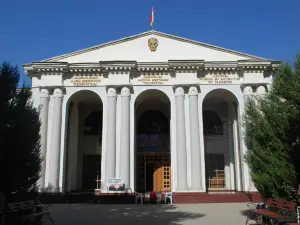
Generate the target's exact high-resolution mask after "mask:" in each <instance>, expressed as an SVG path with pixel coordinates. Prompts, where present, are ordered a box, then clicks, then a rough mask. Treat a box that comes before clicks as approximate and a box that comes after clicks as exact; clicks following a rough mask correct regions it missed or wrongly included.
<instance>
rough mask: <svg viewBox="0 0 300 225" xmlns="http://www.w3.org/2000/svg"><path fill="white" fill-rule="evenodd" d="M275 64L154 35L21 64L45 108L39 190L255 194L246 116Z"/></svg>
mask: <svg viewBox="0 0 300 225" xmlns="http://www.w3.org/2000/svg"><path fill="white" fill-rule="evenodd" d="M278 66H279V62H277V61H272V60H268V59H264V58H260V57H256V56H252V55H248V54H243V53H239V52H235V51H231V50H227V49H223V48H220V47H216V46H212V45H208V44H204V43H200V42H197V41H192V40H188V39H184V38H180V37H176V36H172V35H169V34H164V33H161V32H157V31H149V32H145V33H142V34H138V35H135V36H131V37H127V38H124V39H121V40H117V41H113V42H110V43H106V44H102V45H99V46H95V47H92V48H88V49H84V50H81V51H77V52H73V53H70V54H65V55H62V56H58V57H54V58H50V59H47V60H43V61H40V62H32V63H30V64H26V65H24V70H25V72H26V73H27V74H28V75H29V76H30V77H31V79H32V93H33V95H32V99H33V102H34V105H35V106H36V107H40V109H41V114H40V118H41V122H42V127H41V151H42V156H43V159H44V160H43V165H42V172H41V179H40V188H41V189H43V190H47V191H49V192H71V191H94V190H95V189H97V190H101V192H102V193H105V192H108V191H109V187H108V180H109V179H121V181H122V184H124V186H125V191H132V192H147V191H152V190H154V191H172V192H175V193H203V192H220V191H222V192H230V193H235V192H249V191H250V192H251V191H255V190H256V189H255V187H254V186H253V183H252V181H251V177H250V171H249V168H248V165H247V163H246V162H245V161H244V155H245V154H246V152H247V148H246V146H245V143H244V139H243V135H242V134H243V127H242V126H241V124H242V117H243V113H244V107H245V102H246V101H247V99H248V98H249V97H255V96H256V97H259V96H263V95H264V94H265V93H266V92H267V91H268V89H269V88H270V85H271V83H272V76H273V75H274V73H275V71H276V69H277V68H278ZM100 181H101V182H100Z"/></svg>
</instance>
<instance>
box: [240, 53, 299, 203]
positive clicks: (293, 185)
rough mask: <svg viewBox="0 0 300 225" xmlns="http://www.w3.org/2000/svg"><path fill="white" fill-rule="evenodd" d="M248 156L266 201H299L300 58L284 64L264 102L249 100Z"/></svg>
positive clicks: (247, 110)
mask: <svg viewBox="0 0 300 225" xmlns="http://www.w3.org/2000/svg"><path fill="white" fill-rule="evenodd" d="M243 122H244V126H245V142H246V146H247V148H248V152H247V154H246V156H245V158H246V161H247V163H248V165H249V167H250V170H251V176H252V179H253V182H254V184H255V186H256V188H257V189H258V191H259V192H260V193H261V194H262V195H263V196H264V197H266V198H267V197H278V198H283V199H287V200H292V201H297V199H298V197H297V195H296V189H297V188H298V184H300V179H299V178H300V177H299V174H300V170H299V169H300V168H299V166H300V161H299V151H300V145H299V143H300V142H299V140H300V139H299V138H300V55H299V54H298V55H297V57H296V63H295V66H294V70H293V69H292V68H291V67H290V66H289V65H288V64H283V65H282V66H281V67H280V69H279V71H278V72H277V74H276V76H275V79H274V82H273V86H272V88H271V90H269V92H268V93H267V94H266V95H265V96H264V98H255V97H252V98H250V99H249V100H248V101H247V103H246V107H245V115H244V121H243Z"/></svg>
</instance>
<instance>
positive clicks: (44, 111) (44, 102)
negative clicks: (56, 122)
mask: <svg viewBox="0 0 300 225" xmlns="http://www.w3.org/2000/svg"><path fill="white" fill-rule="evenodd" d="M40 96H41V97H40V98H41V101H40V104H41V113H40V121H41V130H40V135H41V157H42V159H43V162H42V169H41V178H40V181H39V184H40V189H44V188H45V172H46V156H47V133H48V132H47V131H48V113H49V100H50V97H49V90H48V89H46V88H43V89H41V95H40Z"/></svg>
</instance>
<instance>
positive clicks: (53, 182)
mask: <svg viewBox="0 0 300 225" xmlns="http://www.w3.org/2000/svg"><path fill="white" fill-rule="evenodd" d="M62 99H63V91H62V90H61V89H60V88H56V89H55V90H54V92H53V96H52V101H53V116H52V132H51V143H50V167H49V171H50V172H49V184H48V186H49V187H52V191H53V192H59V169H60V140H61V118H62Z"/></svg>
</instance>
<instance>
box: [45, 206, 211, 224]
mask: <svg viewBox="0 0 300 225" xmlns="http://www.w3.org/2000/svg"><path fill="white" fill-rule="evenodd" d="M50 211H51V214H52V216H53V219H54V222H55V224H56V225H59V224H72V225H76V224H78V225H79V224H80V225H85V224H86V225H94V224H95V225H96V224H99V225H100V224H101V225H103V224H104V225H106V224H107V225H121V224H124V225H127V224H128V225H129V224H130V225H131V224H135V225H139V224H142V225H172V224H174V225H175V224H181V223H183V221H188V220H196V219H198V218H201V217H204V216H205V214H201V213H192V212H182V211H178V210H177V207H176V206H174V205H90V204H55V205H53V206H52V207H51V208H50ZM46 222H48V221H45V223H46Z"/></svg>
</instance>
